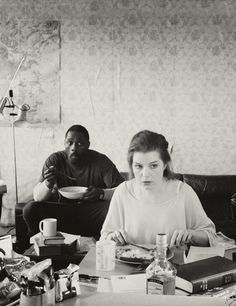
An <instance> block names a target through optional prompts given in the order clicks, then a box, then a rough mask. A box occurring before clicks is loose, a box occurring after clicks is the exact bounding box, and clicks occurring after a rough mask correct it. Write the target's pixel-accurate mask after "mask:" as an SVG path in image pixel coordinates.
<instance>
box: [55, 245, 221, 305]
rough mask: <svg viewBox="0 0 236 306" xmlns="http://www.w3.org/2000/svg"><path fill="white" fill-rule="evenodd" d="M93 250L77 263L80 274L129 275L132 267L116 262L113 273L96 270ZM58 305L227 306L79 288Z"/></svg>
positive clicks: (218, 302) (189, 298)
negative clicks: (77, 294) (76, 292)
mask: <svg viewBox="0 0 236 306" xmlns="http://www.w3.org/2000/svg"><path fill="white" fill-rule="evenodd" d="M95 251H96V249H95V247H91V249H90V250H89V252H88V253H87V254H86V255H85V257H84V259H83V260H82V261H81V263H80V265H79V266H80V270H79V273H80V274H89V275H94V276H101V277H109V276H111V275H122V274H131V273H132V272H133V271H134V269H135V267H134V265H130V264H126V263H122V262H119V261H116V266H115V270H114V271H107V272H104V271H97V270H96V252H95ZM56 305H58V306H75V305H79V306H110V305H112V306H120V305H122V306H154V305H155V306H156V305H158V306H180V305H181V306H189V305H191V306H220V305H222V306H223V305H224V306H225V305H226V304H225V300H224V299H220V298H211V297H207V298H206V297H202V296H201V297H198V296H167V295H165V296H164V295H159V296H158V295H146V294H142V293H98V292H97V288H95V287H88V286H81V295H80V296H78V297H75V298H71V299H68V300H64V301H62V302H60V303H57V304H56Z"/></svg>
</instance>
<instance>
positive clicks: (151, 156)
mask: <svg viewBox="0 0 236 306" xmlns="http://www.w3.org/2000/svg"><path fill="white" fill-rule="evenodd" d="M132 169H133V173H134V177H135V179H136V181H138V183H139V184H140V185H141V186H142V187H143V188H145V189H152V188H153V187H155V186H158V185H159V184H160V183H161V182H162V179H163V172H164V170H165V165H164V163H163V161H162V159H161V157H160V153H159V152H158V151H150V152H135V153H134V155H133V164H132Z"/></svg>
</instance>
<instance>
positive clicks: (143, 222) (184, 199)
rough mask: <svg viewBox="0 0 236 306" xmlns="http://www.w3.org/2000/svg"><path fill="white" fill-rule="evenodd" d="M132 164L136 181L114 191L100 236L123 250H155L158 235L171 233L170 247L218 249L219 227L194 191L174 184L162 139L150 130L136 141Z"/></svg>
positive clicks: (169, 236) (131, 146) (130, 157)
mask: <svg viewBox="0 0 236 306" xmlns="http://www.w3.org/2000/svg"><path fill="white" fill-rule="evenodd" d="M128 163H129V167H130V174H131V177H132V179H131V180H129V181H125V182H123V183H121V184H120V185H119V186H118V187H117V189H116V190H115V193H114V195H113V197H112V200H111V204H110V207H109V210H108V214H107V216H106V219H105V222H104V224H103V227H102V231H101V235H102V238H103V239H110V240H114V241H115V242H116V243H117V244H120V245H123V244H126V243H129V242H132V243H139V244H155V243H156V235H157V233H166V234H167V241H168V245H169V246H170V247H172V246H177V247H179V246H182V245H184V244H189V245H197V246H209V245H213V244H214V240H215V238H216V232H215V225H214V223H213V222H212V221H211V220H210V219H209V218H208V217H207V215H206V213H205V211H204V210H203V207H202V205H201V203H200V200H199V198H198V196H197V195H196V193H195V192H194V190H193V189H192V188H191V187H190V186H189V185H188V184H186V183H184V182H181V181H179V180H177V179H175V178H174V175H173V173H172V171H171V170H170V164H171V157H170V154H169V152H168V142H167V141H166V139H165V137H164V136H163V135H161V134H157V133H155V132H152V131H148V130H144V131H141V132H139V133H137V134H136V135H134V137H133V138H132V140H131V143H130V146H129V150H128Z"/></svg>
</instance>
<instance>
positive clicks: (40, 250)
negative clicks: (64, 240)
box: [34, 236, 62, 256]
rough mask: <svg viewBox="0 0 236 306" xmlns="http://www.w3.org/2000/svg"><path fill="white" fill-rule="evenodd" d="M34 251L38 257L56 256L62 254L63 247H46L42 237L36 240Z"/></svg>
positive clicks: (55, 245)
mask: <svg viewBox="0 0 236 306" xmlns="http://www.w3.org/2000/svg"><path fill="white" fill-rule="evenodd" d="M34 250H35V252H36V254H37V255H38V256H54V255H61V254H62V246H61V245H60V244H51V245H50V244H49V245H46V244H45V243H44V241H43V238H42V237H40V236H39V237H35V238H34Z"/></svg>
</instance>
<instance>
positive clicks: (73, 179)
mask: <svg viewBox="0 0 236 306" xmlns="http://www.w3.org/2000/svg"><path fill="white" fill-rule="evenodd" d="M53 167H54V166H50V167H49V168H53ZM49 168H47V169H49ZM54 168H55V167H54ZM55 172H56V173H57V174H61V175H63V176H65V177H67V178H68V179H69V180H72V181H77V180H76V178H74V177H71V176H69V175H67V174H65V173H64V172H62V171H59V170H57V169H55Z"/></svg>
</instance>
